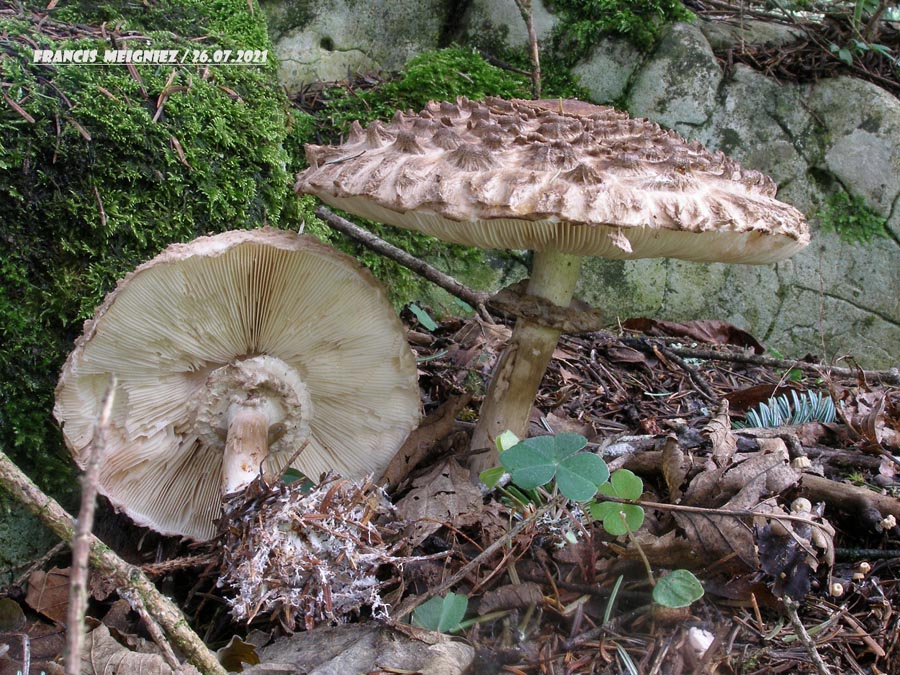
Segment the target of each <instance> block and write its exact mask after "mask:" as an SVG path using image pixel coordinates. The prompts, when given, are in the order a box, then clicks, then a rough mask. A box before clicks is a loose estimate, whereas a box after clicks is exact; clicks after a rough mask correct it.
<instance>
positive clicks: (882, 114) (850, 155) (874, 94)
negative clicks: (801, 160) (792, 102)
mask: <svg viewBox="0 0 900 675" xmlns="http://www.w3.org/2000/svg"><path fill="white" fill-rule="evenodd" d="M809 108H810V110H812V111H813V112H814V113H815V114H816V115H817V116H818V117H819V118H820V119H821V120H822V122H823V124H824V126H825V132H826V133H827V134H828V138H829V140H830V143H829V147H828V150H827V151H826V153H825V167H826V168H827V170H828V171H830V172H831V173H832V174H833V175H834V176H835V177H836V178H837V180H838V181H839V182H840V183H841V185H843V186H844V187H845V189H846V190H847V191H848V192H849V193H850V194H856V195H860V196H862V197H863V198H865V200H866V203H867V204H868V205H869V206H870V207H871V208H873V209H875V210H876V211H878V212H879V213H881V214H882V215H884V216H885V217H887V216H889V215H890V214H891V213H892V212H894V211H896V209H894V208H893V206H894V204H895V203H896V202H897V199H898V196H900V180H898V176H900V142H898V139H900V101H898V100H897V98H896V97H894V96H892V95H891V94H889V93H888V92H886V91H884V90H883V89H881V88H879V87H877V86H876V85H874V84H872V83H871V82H865V81H863V80H857V79H855V78H851V77H837V78H831V79H827V80H820V81H819V82H817V83H816V85H815V86H814V87H813V88H812V92H811V94H810V97H809Z"/></svg>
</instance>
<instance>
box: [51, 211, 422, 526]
mask: <svg viewBox="0 0 900 675" xmlns="http://www.w3.org/2000/svg"><path fill="white" fill-rule="evenodd" d="M110 373H115V374H116V378H117V381H118V389H117V392H116V397H115V406H114V410H113V414H112V419H111V422H110V428H109V431H108V440H107V444H106V458H105V460H104V463H103V466H102V469H101V476H100V486H99V488H100V491H101V492H102V493H103V494H104V495H106V496H107V497H108V498H109V500H110V501H111V502H112V503H113V504H114V505H115V506H116V507H117V508H121V509H122V510H123V511H125V512H126V513H127V514H128V515H129V516H130V517H131V518H132V519H133V520H134V521H135V522H137V523H139V524H141V525H145V526H147V527H150V528H152V529H154V530H156V531H158V532H162V533H164V534H173V535H182V536H185V537H190V538H193V539H198V540H204V539H208V538H209V537H211V536H213V535H214V534H215V528H214V524H213V523H214V520H215V519H216V518H217V517H218V516H219V515H220V511H221V504H222V496H223V494H225V493H229V492H233V491H235V490H238V489H240V488H242V487H243V486H245V485H247V484H248V483H249V482H250V481H252V480H253V479H254V478H255V477H256V476H258V475H259V474H260V471H261V470H264V471H265V474H266V475H267V476H277V475H280V473H281V471H282V470H283V469H284V468H286V464H287V462H288V461H289V460H290V458H291V457H292V456H293V455H294V454H295V451H296V450H297V449H298V448H300V447H302V445H303V444H304V443H305V442H307V443H308V445H307V446H306V448H305V449H304V450H303V452H302V453H301V454H300V456H299V458H298V459H297V460H296V461H295V462H294V466H295V467H296V468H297V469H299V470H300V471H302V472H303V473H304V474H306V475H307V476H310V477H311V478H313V479H317V478H318V477H319V475H320V474H321V473H324V472H326V471H336V472H338V473H340V474H343V475H344V476H346V477H348V478H358V477H362V476H364V475H366V474H368V473H371V472H374V473H379V472H380V471H382V470H383V469H384V468H385V466H386V465H387V463H388V462H389V461H390V459H391V457H392V456H393V455H394V453H395V452H396V450H397V449H398V448H399V446H400V445H401V444H402V442H403V441H404V440H405V438H406V436H407V435H408V433H409V432H410V431H411V430H412V428H413V427H414V426H415V425H416V423H417V422H418V419H419V394H418V386H417V382H416V365H415V359H414V357H413V355H412V352H411V351H410V349H409V347H408V345H407V343H406V340H405V334H404V331H403V326H402V324H401V323H400V321H399V319H398V318H397V315H396V313H395V312H394V311H393V309H392V308H391V305H390V303H389V302H388V300H387V298H386V295H385V293H384V291H383V289H382V287H381V285H380V284H379V283H378V282H377V281H376V280H375V279H374V278H373V277H372V276H371V275H370V274H369V273H368V272H367V271H365V270H364V269H363V268H361V267H360V266H359V265H357V264H356V263H355V261H353V259H352V258H350V257H349V256H346V255H344V254H342V253H339V252H337V251H335V250H334V249H332V248H331V247H329V246H326V245H324V244H322V243H320V242H317V241H316V240H314V239H310V238H308V237H301V236H299V235H296V234H293V233H290V232H282V231H279V230H274V229H271V228H264V229H261V230H252V231H237V232H226V233H224V234H221V235H217V236H214V237H202V238H200V239H196V240H194V241H192V242H190V243H188V244H175V245H173V246H170V247H169V248H167V249H166V250H165V251H163V252H162V253H161V254H160V255H159V256H157V257H156V258H154V259H153V260H151V261H149V262H147V263H145V264H143V265H141V266H140V267H138V268H137V269H136V270H134V271H133V272H131V273H130V274H129V275H128V276H127V277H125V279H123V280H122V281H120V282H119V284H118V286H117V287H116V289H115V290H114V291H113V292H112V293H110V294H109V295H108V296H107V297H106V300H105V301H104V302H103V304H102V305H101V306H100V307H99V308H98V309H97V312H96V314H95V316H94V318H93V320H91V321H87V322H85V326H84V332H83V334H82V336H81V337H79V338H78V340H77V341H76V346H75V350H74V351H73V352H72V353H71V354H70V355H69V358H68V360H67V361H66V364H65V367H64V368H63V371H62V375H61V376H60V379H59V384H58V385H57V389H56V406H55V408H54V414H55V415H56V418H57V419H58V420H59V421H60V422H61V424H62V427H63V433H64V436H65V440H66V443H67V445H68V446H69V449H70V450H71V452H72V454H73V456H74V458H75V460H76V462H78V463H79V464H80V465H83V464H84V463H85V462H86V461H87V454H88V452H89V449H90V443H91V435H92V433H93V427H94V425H95V423H96V420H97V416H98V412H99V409H100V405H101V400H102V398H103V395H104V393H105V389H106V386H107V381H108V376H109V374H110Z"/></svg>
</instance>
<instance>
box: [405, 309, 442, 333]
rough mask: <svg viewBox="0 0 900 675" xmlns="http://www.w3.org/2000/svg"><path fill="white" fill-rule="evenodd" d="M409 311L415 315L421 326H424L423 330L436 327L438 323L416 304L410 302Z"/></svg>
mask: <svg viewBox="0 0 900 675" xmlns="http://www.w3.org/2000/svg"><path fill="white" fill-rule="evenodd" d="M409 311H410V312H412V313H413V314H414V315H415V317H416V319H418V321H419V323H420V324H421V326H422V328H424V329H425V330H429V331H431V330H436V329H437V327H438V325H437V324H436V323H435V321H434V319H432V318H431V317H430V316H429V315H428V312H426V311H425V310H424V309H422V308H421V307H419V306H418V305H417V304H415V303H410V305H409Z"/></svg>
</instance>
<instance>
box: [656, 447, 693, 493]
mask: <svg viewBox="0 0 900 675" xmlns="http://www.w3.org/2000/svg"><path fill="white" fill-rule="evenodd" d="M660 468H661V469H662V474H663V478H665V480H666V487H668V488H669V499H670V500H671V501H672V503H673V504H674V503H675V502H677V501H678V500H679V499H681V495H682V494H683V493H682V486H683V485H684V480H685V478H687V475H688V471H689V470H690V466H689V463H688V462H687V461H686V457H685V454H684V451H683V450H682V449H681V448H680V447H678V439H677V438H675V436H673V435H670V436H668V437H667V438H666V442H665V445H663V449H662V462H661V464H660Z"/></svg>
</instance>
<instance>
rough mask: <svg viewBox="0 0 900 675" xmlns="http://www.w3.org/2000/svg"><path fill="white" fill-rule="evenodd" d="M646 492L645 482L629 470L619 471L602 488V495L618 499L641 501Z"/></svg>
mask: <svg viewBox="0 0 900 675" xmlns="http://www.w3.org/2000/svg"><path fill="white" fill-rule="evenodd" d="M643 492H644V481H642V480H641V479H640V478H639V477H638V476H635V475H634V473H633V472H631V471H629V470H628V469H619V470H618V471H616V472H615V473H614V474H613V475H612V476H611V477H610V479H609V482H608V483H606V484H605V485H601V486H600V494H603V495H607V496H608V497H617V498H618V499H640V498H641V494H643Z"/></svg>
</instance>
